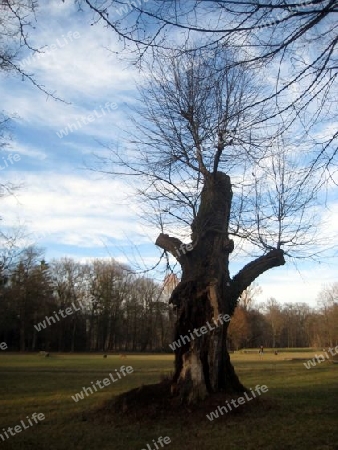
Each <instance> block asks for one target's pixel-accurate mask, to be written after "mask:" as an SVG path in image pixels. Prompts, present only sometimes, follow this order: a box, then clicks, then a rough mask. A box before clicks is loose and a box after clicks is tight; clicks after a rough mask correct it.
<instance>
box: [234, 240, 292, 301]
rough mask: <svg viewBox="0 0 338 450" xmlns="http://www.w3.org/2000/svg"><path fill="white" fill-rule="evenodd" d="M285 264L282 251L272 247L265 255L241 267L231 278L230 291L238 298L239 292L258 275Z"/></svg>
mask: <svg viewBox="0 0 338 450" xmlns="http://www.w3.org/2000/svg"><path fill="white" fill-rule="evenodd" d="M284 264H285V259H284V251H283V250H281V249H273V250H271V251H270V252H269V253H267V254H266V255H263V256H260V257H259V258H257V259H255V260H254V261H251V262H250V263H249V264H247V265H246V266H244V267H243V269H241V270H240V271H239V272H238V274H237V275H235V276H234V277H233V279H232V293H233V297H234V298H238V297H239V296H240V295H241V293H242V292H243V291H244V290H245V289H246V288H247V287H248V286H250V284H251V283H253V282H254V281H255V279H256V278H257V277H259V275H262V273H264V272H266V271H267V270H270V269H272V268H273V267H278V266H283V265H284Z"/></svg>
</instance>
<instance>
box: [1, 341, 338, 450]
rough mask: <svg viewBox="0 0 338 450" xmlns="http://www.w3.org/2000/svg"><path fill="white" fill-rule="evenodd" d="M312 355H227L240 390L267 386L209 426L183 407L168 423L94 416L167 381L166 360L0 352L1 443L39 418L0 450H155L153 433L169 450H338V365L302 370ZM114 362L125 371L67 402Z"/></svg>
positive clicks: (168, 357)
mask: <svg viewBox="0 0 338 450" xmlns="http://www.w3.org/2000/svg"><path fill="white" fill-rule="evenodd" d="M319 353H320V352H319V351H318V352H317V354H319ZM314 354H315V352H314V351H312V352H311V351H310V352H309V351H302V350H301V349H298V351H293V352H286V351H285V352H284V351H282V352H280V353H279V355H278V356H276V355H274V354H273V353H272V352H271V353H265V354H264V356H263V357H261V356H260V355H258V353H257V352H249V353H242V352H238V353H235V354H233V355H231V356H232V361H233V364H234V365H235V367H236V370H237V373H238V374H239V376H240V379H241V381H242V382H243V383H244V384H245V385H246V386H247V387H249V388H250V387H251V388H254V387H255V386H256V385H257V384H259V385H263V384H265V385H266V386H267V387H268V389H269V390H268V392H267V393H265V394H262V395H261V397H260V398H259V400H257V401H256V400H253V401H251V402H250V404H249V403H247V404H244V405H243V406H242V407H241V409H240V410H239V409H238V410H235V413H230V414H224V415H223V416H222V417H220V418H218V419H214V420H213V421H209V420H208V419H207V417H206V416H205V414H203V415H201V414H197V415H194V413H193V412H192V410H191V409H189V408H185V410H184V418H183V420H182V417H181V418H180V419H179V418H177V419H175V416H170V417H169V416H168V417H158V418H156V419H150V418H149V419H148V418H146V417H145V418H144V421H139V420H133V419H132V418H131V417H129V418H128V417H122V416H116V415H114V416H112V417H109V415H108V414H106V415H102V413H100V414H99V413H98V411H99V410H100V409H102V406H103V405H104V404H105V403H106V402H107V401H108V400H110V399H112V398H113V397H114V396H116V395H117V394H120V393H122V392H125V391H128V390H129V389H132V388H135V387H138V386H141V385H142V384H151V383H156V382H157V381H159V379H160V378H161V376H163V375H165V374H169V373H170V372H171V371H172V367H173V364H172V363H173V357H172V356H171V355H144V354H142V355H140V354H137V355H128V356H127V358H126V359H121V358H120V357H119V356H116V355H115V356H113V355H109V356H108V358H107V359H104V358H103V357H102V355H92V354H90V355H89V354H51V357H50V358H44V357H42V356H39V355H38V354H23V355H19V354H13V353H7V352H4V351H3V352H0V399H1V400H0V402H1V403H0V404H1V408H0V434H1V433H2V435H3V436H4V437H6V436H5V435H4V430H3V428H4V429H5V430H7V429H8V427H12V428H14V427H15V426H16V425H20V421H21V420H23V421H25V423H26V426H27V418H26V417H27V416H28V417H29V418H31V416H32V414H33V413H34V412H36V413H43V414H44V416H45V419H44V420H42V421H38V423H37V424H35V423H34V422H32V424H33V425H32V426H30V427H29V428H28V429H27V430H23V431H22V432H20V433H14V436H9V438H8V439H7V438H6V440H5V441H3V440H2V439H1V438H0V450H1V449H23V450H26V449H32V450H45V449H46V450H47V449H48V450H54V449H55V450H66V449H67V450H68V449H81V450H85V449H88V450H89V449H90V450H92V449H93V450H96V449H100V450H106V449H107V450H108V449H109V450H122V449H124V450H127V449H128V450H129V449H131V450H134V449H135V450H142V449H146V450H150V449H151V450H157V449H156V447H155V445H154V443H153V440H155V441H157V439H158V438H159V437H160V436H162V437H166V436H168V437H169V438H170V440H171V443H170V444H168V445H164V447H163V448H164V449H168V450H199V449H200V450H202V449H203V450H209V449H210V450H211V449H213V450H218V449H229V450H230V449H234V450H251V449H252V450H254V449H255V450H257V449H264V450H270V449H271V450H286V449H304V450H312V449H315V450H338V364H331V363H330V362H328V361H325V362H323V363H320V364H317V365H316V367H313V368H311V369H306V368H305V367H304V365H303V362H305V361H302V360H301V358H304V359H309V358H312V357H313V356H314ZM122 365H124V366H128V365H129V366H132V367H133V369H134V372H133V373H131V374H129V375H126V376H125V377H122V378H121V379H118V381H116V382H115V383H113V384H111V385H110V386H108V387H104V388H102V389H99V388H97V389H98V391H97V392H94V393H93V394H92V395H88V396H85V397H84V399H83V400H79V401H78V402H75V401H74V400H73V399H72V396H74V395H75V394H76V393H77V392H80V391H81V390H82V388H83V387H89V386H91V382H96V380H103V379H104V378H106V377H108V375H109V373H112V374H115V375H116V372H115V369H119V368H120V366H122ZM115 378H117V376H115ZM223 404H224V403H223ZM221 405H222V403H220V406H221ZM214 409H215V408H214ZM207 412H208V411H207ZM173 417H174V418H173ZM7 434H8V432H7ZM147 444H149V446H148V447H147ZM157 446H158V448H159V449H161V448H162V447H161V446H160V444H157Z"/></svg>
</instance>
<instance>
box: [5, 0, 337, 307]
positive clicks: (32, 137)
mask: <svg viewBox="0 0 338 450" xmlns="http://www.w3.org/2000/svg"><path fill="white" fill-rule="evenodd" d="M41 3H42V2H41ZM45 3H46V4H42V5H41V7H40V11H39V13H38V23H37V26H36V29H35V30H32V32H31V39H32V41H33V44H34V45H35V46H36V47H38V48H41V47H42V46H48V47H46V48H45V53H44V55H43V56H42V54H41V55H40V57H39V58H38V57H36V56H33V57H31V55H30V54H29V53H28V52H27V53H25V54H23V55H22V60H24V59H25V58H26V60H25V61H23V62H22V64H23V65H24V66H23V67H24V68H25V70H26V71H27V72H29V73H32V74H34V78H35V80H36V81H37V82H38V83H40V84H41V85H44V87H45V88H46V89H47V90H49V91H50V92H53V93H55V95H56V96H58V97H59V98H61V99H63V100H64V101H65V102H61V101H55V100H53V99H52V98H50V97H47V96H46V95H45V94H44V93H42V92H40V91H39V90H37V89H36V88H35V87H34V86H32V84H31V83H29V82H28V81H27V80H26V81H25V80H22V79H21V78H20V77H15V76H13V75H4V74H1V78H0V80H1V83H0V98H1V100H2V105H1V107H2V109H3V110H4V111H6V113H7V114H9V115H12V116H13V115H14V116H15V118H14V119H13V122H12V141H11V143H10V146H9V147H8V148H7V149H6V151H3V152H2V155H1V158H0V166H1V161H3V160H4V159H6V161H7V162H8V167H4V168H3V169H2V170H1V169H0V171H2V176H3V180H5V181H11V182H14V183H18V184H21V185H22V187H21V189H20V190H19V191H18V192H17V195H16V196H15V197H7V198H5V199H2V224H3V226H6V227H14V228H15V227H18V226H24V227H25V230H26V231H27V234H28V236H29V238H28V239H27V242H34V243H36V244H37V245H39V246H42V247H44V248H45V249H46V258H47V260H48V259H51V258H53V257H61V256H70V257H74V258H76V259H79V260H82V261H84V260H86V259H89V258H95V257H110V256H112V257H114V258H116V259H118V260H119V261H122V262H129V263H135V262H136V263H137V264H138V265H141V266H143V267H144V266H147V267H150V266H152V265H154V264H156V262H157V260H158V257H159V255H160V254H161V251H160V250H159V249H157V248H156V246H155V245H154V242H155V240H156V237H157V235H158V230H156V229H154V228H153V227H152V226H151V225H147V224H145V222H144V220H142V214H143V213H142V208H141V206H140V205H139V202H138V201H137V198H135V196H134V195H133V188H132V186H131V185H127V184H126V181H125V180H123V179H119V178H117V177H116V176H115V177H104V176H102V175H101V174H99V173H96V172H93V171H90V170H88V169H87V167H88V166H89V167H92V166H93V164H94V159H95V158H94V156H93V155H94V154H98V155H106V154H107V149H106V148H105V147H104V146H102V145H101V144H100V143H105V142H110V141H114V142H118V141H119V139H120V134H119V126H120V127H121V128H124V129H128V126H129V124H128V119H127V115H128V108H130V107H132V106H133V104H134V102H135V98H136V95H137V93H136V83H140V82H142V79H141V78H140V75H139V73H138V72H137V71H136V69H135V68H134V67H133V66H131V65H129V64H128V62H127V55H125V54H123V53H121V50H122V45H121V43H120V42H118V40H117V38H116V36H115V35H114V34H113V33H112V32H111V31H110V30H107V29H105V28H101V27H100V26H98V25H97V26H91V17H90V16H89V15H86V13H78V12H77V11H76V7H75V6H74V5H73V2H65V3H63V2H60V1H59V0H50V1H49V2H45ZM108 49H109V50H108ZM27 58H28V59H27ZM332 126H333V125H332ZM76 127H77V129H75V128H76ZM61 130H68V135H64V136H63V137H62V138H60V137H59V136H58V134H59V135H60V132H61ZM70 130H72V131H71V132H70ZM9 154H12V155H16V154H17V155H19V156H20V159H19V160H18V161H14V162H9V159H8V158H9ZM17 159H18V158H17ZM12 160H13V158H12ZM2 165H3V164H2ZM330 195H332V196H334V197H335V198H336V199H337V192H336V190H334V189H332V192H331V193H330ZM321 214H323V218H324V219H325V225H323V227H325V229H330V230H332V232H333V233H336V232H337V231H338V203H335V202H332V203H331V207H330V211H328V210H326V211H323V212H321ZM248 261H249V260H248V259H246V260H245V259H241V260H238V261H234V262H233V264H232V267H233V274H234V273H235V272H236V271H237V270H238V269H239V268H240V267H241V266H242V265H243V264H245V263H247V262H248ZM297 264H298V265H297V269H296V268H295V266H294V265H293V263H289V264H288V265H287V266H286V267H282V268H277V269H274V270H272V271H270V272H268V273H266V274H264V275H263V276H261V277H260V278H259V279H258V280H257V281H258V283H259V285H260V286H261V287H262V289H263V293H262V295H261V296H260V298H259V300H261V301H263V300H265V299H266V298H268V297H270V296H273V297H275V298H276V299H277V300H278V301H282V302H286V301H288V302H296V301H304V302H308V303H309V304H311V305H315V303H316V296H317V294H318V292H319V290H320V289H321V287H322V286H323V285H324V284H327V283H331V282H334V281H337V276H336V265H337V259H336V258H332V259H329V260H328V259H326V260H325V261H323V262H322V263H321V264H315V263H310V262H305V261H299V262H298V263H297ZM155 276H156V277H157V278H158V279H159V281H160V278H161V276H162V275H161V274H159V273H157V274H155Z"/></svg>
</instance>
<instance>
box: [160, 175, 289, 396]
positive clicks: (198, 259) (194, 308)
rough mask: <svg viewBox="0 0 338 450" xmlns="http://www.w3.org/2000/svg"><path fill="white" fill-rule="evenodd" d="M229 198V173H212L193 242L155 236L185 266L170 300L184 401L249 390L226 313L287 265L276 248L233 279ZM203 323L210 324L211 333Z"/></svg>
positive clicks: (176, 381)
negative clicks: (239, 371)
mask: <svg viewBox="0 0 338 450" xmlns="http://www.w3.org/2000/svg"><path fill="white" fill-rule="evenodd" d="M231 200H232V190H231V182H230V178H229V177H228V176H227V175H226V174H224V173H222V172H217V173H215V174H208V176H206V177H205V182H204V188H203V190H202V194H201V203H200V207H199V211H198V214H197V216H196V218H195V219H194V221H193V223H192V227H191V228H192V244H191V245H188V246H184V244H182V242H181V241H180V240H179V239H177V238H174V237H170V236H168V235H166V234H160V236H159V237H158V238H157V241H156V244H157V245H158V246H160V247H161V248H163V249H164V250H166V251H169V252H170V253H171V254H173V255H174V256H175V257H176V259H177V260H178V261H179V263H180V264H181V267H182V280H181V282H180V283H179V285H178V286H177V287H176V288H175V289H174V291H173V293H172V295H171V299H170V302H171V303H173V305H174V307H175V308H177V312H178V314H177V322H176V327H175V337H174V340H175V341H181V343H182V345H181V347H179V348H176V350H175V373H174V377H173V383H172V392H173V393H177V394H178V395H180V397H181V399H182V401H183V402H186V403H193V402H196V401H198V400H200V399H204V398H205V397H206V396H207V395H208V394H209V393H211V392H217V391H220V390H227V391H231V390H233V391H237V392H243V391H244V390H245V388H244V386H243V385H242V384H241V383H240V381H239V379H238V377H237V375H236V373H235V371H234V368H233V366H232V364H231V362H230V357H229V353H228V351H227V348H226V340H227V330H228V326H229V322H226V321H224V315H228V316H232V314H233V313H234V310H235V307H236V304H237V299H238V297H239V296H240V294H241V293H242V291H243V290H244V289H246V288H247V287H248V286H249V285H250V284H251V283H252V282H253V281H254V280H255V278H257V276H259V275H260V274H261V273H263V272H264V271H266V270H268V269H270V268H272V267H275V266H278V265H281V264H284V258H283V251H282V250H272V251H270V252H269V253H267V254H266V255H263V256H261V257H260V258H258V259H256V260H255V261H253V262H251V263H249V264H248V265H247V266H245V267H244V268H243V269H242V270H241V271H240V272H239V273H238V274H237V275H236V276H235V277H233V278H232V279H231V278H230V274H229V269H228V266H229V254H230V253H231V252H232V250H233V246H234V245H233V241H232V240H230V239H229V235H228V226H229V216H230V208H231ZM226 318H227V317H226ZM226 318H225V319H226ZM202 327H207V332H206V330H205V329H203V328H202ZM201 328H202V329H201ZM194 330H197V331H194ZM203 333H204V334H203ZM198 334H199V335H200V337H197V336H198ZM182 337H183V339H182Z"/></svg>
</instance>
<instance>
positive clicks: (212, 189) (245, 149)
mask: <svg viewBox="0 0 338 450" xmlns="http://www.w3.org/2000/svg"><path fill="white" fill-rule="evenodd" d="M230 60H232V61H233V62H235V57H234V54H233V52H232V51H231V50H229V49H225V48H222V49H218V50H217V51H215V53H214V55H212V56H210V53H208V55H207V56H206V55H205V54H203V51H200V50H198V51H196V52H189V53H185V54H183V56H182V57H181V58H179V59H178V58H176V57H172V56H170V55H169V56H168V57H167V58H166V59H162V60H160V61H158V63H157V64H154V65H153V66H152V75H151V81H150V82H149V84H148V85H147V87H146V88H145V89H142V91H141V102H142V105H143V109H142V111H141V115H140V116H139V117H138V119H137V120H135V121H134V127H135V133H134V134H135V136H134V138H133V143H134V147H135V155H134V156H135V158H134V159H133V155H130V154H129V155H130V159H129V160H126V157H125V155H123V152H122V151H120V152H119V151H113V156H112V161H110V162H111V163H114V167H107V165H106V166H105V167H103V168H102V170H103V171H106V172H110V173H112V172H114V173H115V174H116V173H119V174H128V175H137V176H140V177H142V180H143V181H142V183H139V185H140V186H142V187H141V188H140V189H139V194H140V195H141V196H143V198H144V199H145V200H146V201H147V202H148V203H155V204H156V205H157V208H158V211H159V214H160V216H161V221H160V224H161V228H160V229H161V230H162V232H161V233H160V235H159V236H158V238H157V240H156V244H157V245H158V246H159V247H160V248H162V249H163V250H164V251H165V252H166V253H168V254H171V255H172V257H174V258H175V259H176V260H177V262H178V263H179V264H180V267H181V271H182V277H181V281H180V283H179V284H178V286H177V287H176V288H175V289H174V291H173V293H172V295H171V299H170V301H171V303H172V304H173V305H174V307H175V309H176V312H177V321H176V327H175V336H174V339H175V341H176V342H179V343H180V344H179V345H177V346H176V350H175V373H174V377H173V382H172V391H173V392H176V393H178V394H179V395H180V396H181V398H182V400H183V401H186V402H194V401H196V400H197V399H199V398H203V397H205V396H206V395H207V394H208V393H210V392H216V391H219V390H222V389H234V390H236V391H243V390H244V386H243V385H242V384H241V383H240V381H239V380H238V378H237V376H236V374H235V371H234V369H233V366H232V364H231V362H230V357H229V354H228V351H227V348H226V339H227V330H228V325H229V322H228V321H226V322H225V323H224V324H222V323H221V322H220V320H221V319H220V318H221V317H222V316H224V315H228V316H232V315H233V313H234V311H235V307H236V305H237V301H238V298H239V297H240V295H241V294H242V292H243V291H244V290H245V289H246V288H247V287H248V286H249V285H250V284H251V283H253V282H254V280H255V279H256V278H257V277H258V276H259V275H260V274H262V273H263V272H265V271H267V270H269V269H272V268H273V267H277V266H280V265H283V264H284V263H285V259H284V255H285V254H290V255H291V254H292V250H294V251H295V249H296V244H304V239H305V235H304V234H305V231H306V232H307V233H308V232H309V231H310V225H309V224H305V223H303V221H304V220H306V214H305V210H308V211H310V210H311V205H312V204H313V203H314V200H315V196H314V194H313V190H312V188H313V186H312V185H311V184H310V180H309V179H308V178H307V179H306V180H305V179H304V171H303V170H302V168H301V166H298V167H296V163H295V161H292V159H291V156H290V154H289V153H288V151H287V148H285V149H282V148H280V147H278V146H276V145H274V144H275V141H274V140H273V139H271V138H270V136H269V134H268V133H267V130H265V129H264V130H263V129H262V128H261V126H260V125H259V121H258V116H262V115H263V114H264V111H262V110H261V108H260V107H258V108H257V109H255V110H253V109H250V110H246V109H245V105H246V104H247V103H250V102H251V101H252V100H253V99H254V97H255V95H257V90H258V89H259V86H258V85H257V84H256V83H255V74H254V73H253V72H252V71H250V70H249V69H248V68H247V67H245V66H241V65H237V64H230ZM228 61H229V64H228V63H227V62H228ZM229 67H231V68H229ZM291 162H292V163H293V164H292V170H293V177H291V176H289V169H288V166H289V165H290V164H291ZM300 163H301V161H298V164H300ZM106 164H108V161H106ZM118 167H119V168H118ZM286 174H287V175H286ZM230 175H231V176H232V180H231V178H230ZM305 178H306V176H305ZM311 182H313V180H311ZM273 193H274V194H273ZM301 205H302V207H301ZM164 231H166V232H168V231H169V232H173V233H175V234H176V235H179V236H180V237H181V238H185V239H187V237H188V235H189V234H190V239H191V241H190V242H189V243H187V244H186V243H184V242H182V240H181V239H180V238H178V237H173V236H170V235H168V234H166V233H164ZM189 232H190V233H189ZM232 237H234V239H236V243H237V248H239V249H240V248H242V249H243V250H244V251H245V252H247V253H250V254H252V255H256V258H255V259H253V260H252V261H251V262H249V263H248V264H247V265H245V266H244V267H243V268H242V269H241V270H240V271H239V272H238V273H237V274H236V275H234V276H231V275H230V270H229V258H230V255H231V253H232V251H233V250H234V240H233V239H231V238H232ZM208 323H209V324H217V326H216V327H214V328H213V329H212V330H210V331H209V332H207V333H206V332H205V330H206V324H208ZM199 330H203V335H200V337H199V338H198V339H195V338H194V337H195V336H194V335H193V333H195V335H197V336H198V333H199ZM182 337H184V339H183V342H181V340H182Z"/></svg>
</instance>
